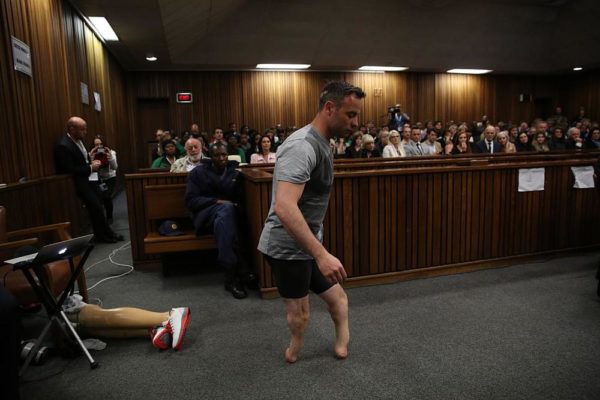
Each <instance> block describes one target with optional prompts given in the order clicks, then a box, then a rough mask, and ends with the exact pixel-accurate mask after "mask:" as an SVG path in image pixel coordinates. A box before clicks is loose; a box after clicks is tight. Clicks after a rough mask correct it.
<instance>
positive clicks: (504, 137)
mask: <svg viewBox="0 0 600 400" xmlns="http://www.w3.org/2000/svg"><path fill="white" fill-rule="evenodd" d="M496 140H498V143H500V144H501V145H502V152H503V153H516V152H517V148H516V147H515V145H514V144H513V143H511V142H510V140H508V132H507V131H502V132H498V134H497V135H496Z"/></svg>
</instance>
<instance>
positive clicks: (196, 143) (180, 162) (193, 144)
mask: <svg viewBox="0 0 600 400" xmlns="http://www.w3.org/2000/svg"><path fill="white" fill-rule="evenodd" d="M202 148H203V146H202V139H201V138H200V136H199V137H198V139H196V138H193V137H191V138H189V139H188V140H187V141H186V142H185V153H186V155H185V156H184V157H181V158H179V159H177V160H176V161H175V162H174V163H173V164H171V172H190V171H191V170H193V169H194V168H196V167H197V166H198V165H199V164H200V161H201V160H202V158H203V157H204V155H203V154H202Z"/></svg>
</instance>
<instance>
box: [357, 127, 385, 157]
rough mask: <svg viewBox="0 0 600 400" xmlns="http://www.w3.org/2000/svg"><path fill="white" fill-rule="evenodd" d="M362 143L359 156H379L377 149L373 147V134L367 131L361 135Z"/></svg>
mask: <svg viewBox="0 0 600 400" xmlns="http://www.w3.org/2000/svg"><path fill="white" fill-rule="evenodd" d="M362 144H363V149H362V151H361V152H360V158H371V157H381V153H380V152H379V149H378V148H377V147H375V139H373V136H371V135H369V134H368V133H367V134H366V135H363V137H362Z"/></svg>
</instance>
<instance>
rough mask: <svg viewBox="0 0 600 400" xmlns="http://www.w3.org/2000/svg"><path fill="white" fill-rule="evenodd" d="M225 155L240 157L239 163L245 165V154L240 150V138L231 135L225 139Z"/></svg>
mask: <svg viewBox="0 0 600 400" xmlns="http://www.w3.org/2000/svg"><path fill="white" fill-rule="evenodd" d="M227 154H228V155H230V156H240V160H241V161H240V162H241V163H242V164H246V153H244V151H243V150H242V149H240V137H239V135H236V134H231V135H229V136H228V137H227Z"/></svg>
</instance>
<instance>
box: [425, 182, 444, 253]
mask: <svg viewBox="0 0 600 400" xmlns="http://www.w3.org/2000/svg"><path fill="white" fill-rule="evenodd" d="M432 178H433V180H432V188H431V189H432V190H431V195H430V198H431V206H430V207H431V208H430V213H431V238H430V240H431V248H430V251H431V259H430V260H429V264H430V265H439V264H440V251H441V244H442V241H443V238H442V218H443V215H444V211H443V210H444V207H443V202H442V197H441V196H442V192H441V190H442V179H443V178H442V174H439V173H437V174H433V177H432Z"/></svg>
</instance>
